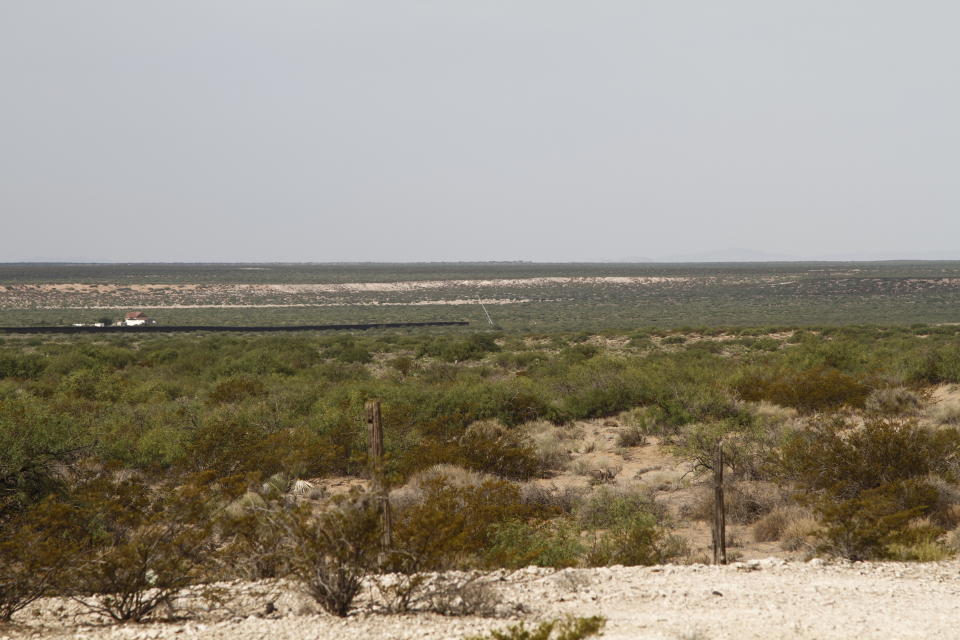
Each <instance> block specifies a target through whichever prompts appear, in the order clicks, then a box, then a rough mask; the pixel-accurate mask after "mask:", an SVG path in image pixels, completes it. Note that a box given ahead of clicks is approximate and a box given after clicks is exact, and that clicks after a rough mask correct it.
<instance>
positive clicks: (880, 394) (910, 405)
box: [864, 387, 921, 415]
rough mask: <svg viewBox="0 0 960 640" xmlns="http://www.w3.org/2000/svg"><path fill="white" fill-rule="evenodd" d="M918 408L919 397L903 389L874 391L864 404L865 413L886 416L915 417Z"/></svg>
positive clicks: (919, 404) (894, 388)
mask: <svg viewBox="0 0 960 640" xmlns="http://www.w3.org/2000/svg"><path fill="white" fill-rule="evenodd" d="M920 406H921V403H920V396H918V395H917V394H915V393H914V392H913V391H910V390H909V389H904V388H903V387H890V388H886V389H875V390H873V391H872V392H870V395H869V396H867V400H866V402H865V403H864V408H866V410H867V411H872V412H874V413H884V414H888V415H916V414H917V413H918V412H919V411H920Z"/></svg>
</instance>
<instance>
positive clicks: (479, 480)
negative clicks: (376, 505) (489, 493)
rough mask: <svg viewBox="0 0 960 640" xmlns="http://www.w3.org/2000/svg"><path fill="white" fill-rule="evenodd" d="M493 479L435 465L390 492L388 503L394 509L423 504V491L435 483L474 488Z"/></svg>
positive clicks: (479, 474) (471, 472)
mask: <svg viewBox="0 0 960 640" xmlns="http://www.w3.org/2000/svg"><path fill="white" fill-rule="evenodd" d="M493 479H495V476H492V475H490V474H488V473H482V472H480V471H473V470H472V469H464V468H463V467H459V466H457V465H455V464H435V465H433V466H432V467H429V468H427V469H424V470H423V471H418V472H416V473H415V474H413V475H412V476H410V480H408V481H407V484H405V485H403V486H402V487H398V488H396V489H394V490H393V491H391V492H390V502H391V503H392V504H393V505H394V506H395V507H405V506H409V505H413V504H419V503H421V502H423V497H424V494H425V489H426V488H427V487H430V486H432V485H434V484H436V483H437V482H440V483H443V484H445V485H448V486H451V487H456V488H458V489H465V488H475V487H479V486H480V485H482V484H483V483H484V482H486V481H488V480H493Z"/></svg>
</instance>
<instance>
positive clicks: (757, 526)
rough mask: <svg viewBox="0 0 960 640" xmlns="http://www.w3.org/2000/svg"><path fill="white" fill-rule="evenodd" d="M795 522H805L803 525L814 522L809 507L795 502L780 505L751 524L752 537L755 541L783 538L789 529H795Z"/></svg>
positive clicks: (774, 540) (770, 540)
mask: <svg viewBox="0 0 960 640" xmlns="http://www.w3.org/2000/svg"><path fill="white" fill-rule="evenodd" d="M797 522H803V523H805V524H804V526H806V524H809V523H810V522H813V523H814V525H815V524H816V520H815V519H814V518H813V514H812V513H811V512H810V510H809V509H807V508H805V507H801V506H800V505H795V504H790V505H780V506H778V507H775V508H774V509H773V510H772V511H770V512H769V513H767V514H766V515H765V516H763V517H762V518H760V519H759V520H757V521H756V522H755V523H754V524H753V539H754V540H755V541H756V542H776V541H778V540H783V539H784V538H785V537H786V532H787V531H788V530H789V529H791V528H793V529H794V530H796V529H797V526H796V524H795V523H797Z"/></svg>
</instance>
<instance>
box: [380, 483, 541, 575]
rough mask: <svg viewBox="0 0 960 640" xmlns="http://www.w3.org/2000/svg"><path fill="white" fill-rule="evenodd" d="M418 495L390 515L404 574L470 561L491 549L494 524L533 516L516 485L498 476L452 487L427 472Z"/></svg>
mask: <svg viewBox="0 0 960 640" xmlns="http://www.w3.org/2000/svg"><path fill="white" fill-rule="evenodd" d="M420 494H421V495H420V497H419V499H418V500H417V501H416V502H414V503H413V504H410V505H409V506H406V507H405V508H398V509H397V511H396V513H395V516H394V546H395V547H396V549H397V550H398V552H399V555H398V558H400V559H401V560H402V561H401V562H400V564H399V565H398V566H396V567H395V568H396V569H397V570H401V571H403V572H407V573H410V572H418V571H430V570H437V571H439V570H446V569H452V568H458V567H466V566H471V565H474V564H476V563H477V562H478V558H479V557H480V556H481V555H482V554H483V553H484V552H485V551H486V550H487V549H489V548H490V546H491V543H492V541H493V539H494V535H495V527H496V525H498V524H500V523H505V522H510V521H517V520H520V521H526V520H527V519H529V518H530V517H532V516H534V515H536V514H535V512H534V511H533V509H531V507H529V506H527V505H525V504H524V503H523V501H522V500H521V498H520V490H519V488H518V487H516V486H515V485H513V484H511V483H509V482H505V481H503V480H484V481H483V482H481V483H480V484H479V485H467V486H456V485H453V484H451V483H450V482H449V481H448V480H446V479H445V478H443V477H440V476H435V477H427V478H425V479H424V481H423V483H422V484H421V485H420Z"/></svg>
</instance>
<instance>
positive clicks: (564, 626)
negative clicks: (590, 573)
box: [466, 616, 606, 640]
mask: <svg viewBox="0 0 960 640" xmlns="http://www.w3.org/2000/svg"><path fill="white" fill-rule="evenodd" d="M605 624H606V619H605V618H602V617H600V616H591V617H589V618H575V617H572V616H567V617H566V618H563V619H556V620H548V621H546V622H541V623H540V624H538V625H537V626H535V627H532V628H527V627H526V625H524V623H522V622H521V623H519V624H515V625H511V626H509V627H507V628H506V629H503V630H499V631H498V630H493V631H491V632H490V633H489V634H487V635H484V636H470V637H468V638H467V639H466V640H583V639H584V638H589V637H591V636H595V635H597V634H599V633H600V632H601V631H602V630H603V627H604V625H605Z"/></svg>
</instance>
